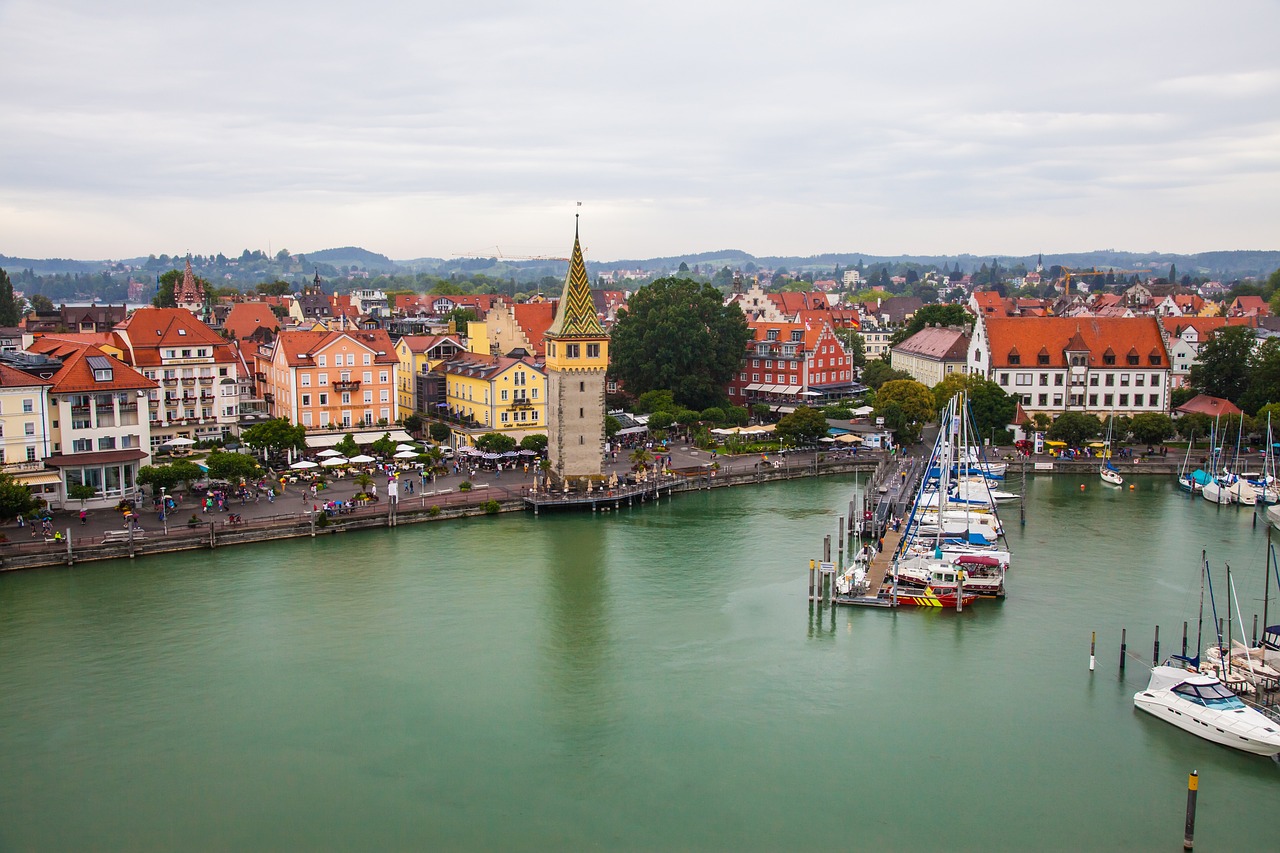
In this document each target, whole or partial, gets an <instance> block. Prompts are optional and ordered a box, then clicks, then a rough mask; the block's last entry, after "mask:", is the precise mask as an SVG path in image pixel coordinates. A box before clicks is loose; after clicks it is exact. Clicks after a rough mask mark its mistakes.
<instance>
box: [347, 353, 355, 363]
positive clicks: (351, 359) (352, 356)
mask: <svg viewBox="0 0 1280 853" xmlns="http://www.w3.org/2000/svg"><path fill="white" fill-rule="evenodd" d="M355 366H356V354H355V353H353V352H349V353H347V367H355Z"/></svg>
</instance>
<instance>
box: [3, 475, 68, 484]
mask: <svg viewBox="0 0 1280 853" xmlns="http://www.w3.org/2000/svg"><path fill="white" fill-rule="evenodd" d="M13 479H14V480H16V481H17V482H19V483H21V484H22V485H24V486H51V485H53V484H54V483H61V482H62V475H61V474H59V473H58V472H57V471H32V472H30V473H28V474H14V475H13Z"/></svg>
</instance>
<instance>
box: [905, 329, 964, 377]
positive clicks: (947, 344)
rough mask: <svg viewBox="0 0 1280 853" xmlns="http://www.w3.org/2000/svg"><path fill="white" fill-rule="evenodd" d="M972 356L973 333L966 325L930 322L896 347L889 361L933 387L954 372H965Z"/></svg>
mask: <svg viewBox="0 0 1280 853" xmlns="http://www.w3.org/2000/svg"><path fill="white" fill-rule="evenodd" d="M968 358H969V336H968V335H967V334H965V331H964V329H956V328H943V327H940V326H930V327H927V328H924V329H921V330H920V331H918V332H916V333H915V334H914V335H912V336H911V337H909V338H907V339H906V340H905V341H903V342H902V343H900V344H898V345H897V346H896V347H893V348H892V349H891V350H890V359H889V364H890V365H891V366H892V367H893V369H894V370H903V371H906V372H907V373H910V374H911V376H912V377H913V378H914V379H915V380H916V381H917V382H922V383H924V384H925V385H928V386H929V387H930V388H932V387H933V386H934V385H937V384H938V383H939V382H941V381H942V380H943V379H945V378H947V376H949V375H951V374H952V373H964V372H965V371H966V368H967V365H968Z"/></svg>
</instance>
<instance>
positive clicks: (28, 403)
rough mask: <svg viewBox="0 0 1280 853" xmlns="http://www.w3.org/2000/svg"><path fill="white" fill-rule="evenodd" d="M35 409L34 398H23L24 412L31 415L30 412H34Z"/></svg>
mask: <svg viewBox="0 0 1280 853" xmlns="http://www.w3.org/2000/svg"><path fill="white" fill-rule="evenodd" d="M35 410H36V408H35V401H34V400H31V399H25V400H23V401H22V412H23V414H27V415H29V414H31V413H32V412H34V411H35Z"/></svg>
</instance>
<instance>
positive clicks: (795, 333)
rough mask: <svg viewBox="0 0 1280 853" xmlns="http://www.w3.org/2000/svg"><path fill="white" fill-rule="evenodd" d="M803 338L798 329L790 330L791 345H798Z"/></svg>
mask: <svg viewBox="0 0 1280 853" xmlns="http://www.w3.org/2000/svg"><path fill="white" fill-rule="evenodd" d="M803 338H804V334H803V333H802V332H801V331H800V330H799V329H792V330H791V342H792V343H796V344H798V343H800V341H801V339H803Z"/></svg>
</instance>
